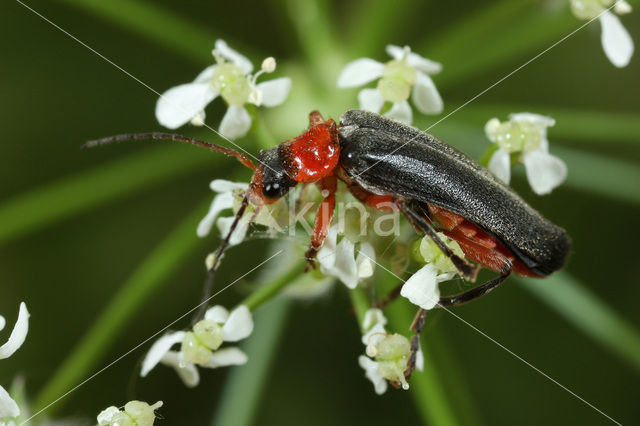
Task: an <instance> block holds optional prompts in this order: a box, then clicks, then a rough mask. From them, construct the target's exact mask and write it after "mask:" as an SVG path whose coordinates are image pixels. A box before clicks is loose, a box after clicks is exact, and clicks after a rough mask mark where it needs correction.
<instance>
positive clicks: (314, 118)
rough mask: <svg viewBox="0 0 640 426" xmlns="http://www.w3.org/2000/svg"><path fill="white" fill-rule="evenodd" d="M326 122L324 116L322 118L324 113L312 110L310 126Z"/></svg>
mask: <svg viewBox="0 0 640 426" xmlns="http://www.w3.org/2000/svg"><path fill="white" fill-rule="evenodd" d="M321 123H324V118H322V114H320V111H311V112H310V113H309V127H313V126H315V125H316V124H321Z"/></svg>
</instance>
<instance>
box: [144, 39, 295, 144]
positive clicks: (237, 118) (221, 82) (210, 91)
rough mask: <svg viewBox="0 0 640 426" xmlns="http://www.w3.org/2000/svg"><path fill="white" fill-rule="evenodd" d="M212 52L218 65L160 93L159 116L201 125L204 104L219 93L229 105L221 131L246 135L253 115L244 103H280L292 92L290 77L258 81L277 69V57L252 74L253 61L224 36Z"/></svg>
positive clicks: (165, 121)
mask: <svg viewBox="0 0 640 426" xmlns="http://www.w3.org/2000/svg"><path fill="white" fill-rule="evenodd" d="M212 53H213V56H214V58H215V60H216V64H215V65H211V66H209V67H207V68H205V69H204V70H203V71H202V72H201V73H200V74H198V76H197V77H196V78H195V80H193V82H191V83H186V84H181V85H179V86H176V87H173V88H171V89H169V90H168V91H166V92H165V93H163V94H162V95H161V96H160V99H158V103H157V104H156V118H157V119H158V122H159V123H160V124H162V125H163V126H165V127H168V128H170V129H176V128H178V127H180V126H182V125H184V124H186V123H188V122H191V124H193V125H196V126H201V125H203V124H204V119H205V112H204V108H205V107H206V106H207V105H208V104H209V103H210V102H211V101H213V100H214V99H215V98H217V97H218V96H220V97H222V99H224V101H225V102H226V103H227V105H229V108H228V109H227V112H226V114H225V115H224V117H223V118H222V122H221V123H220V127H219V129H218V131H219V132H220V134H221V135H223V136H225V137H227V138H229V139H236V138H239V137H242V136H244V135H246V134H247V132H248V131H249V129H250V128H251V116H250V115H249V112H248V111H247V110H246V109H245V107H244V105H245V104H247V103H249V104H253V105H256V106H266V107H273V106H277V105H280V104H281V103H282V102H284V100H285V99H286V98H287V95H288V94H289V90H290V89H291V79H290V78H288V77H282V78H276V79H274V80H270V81H266V82H262V83H257V79H258V77H259V76H260V75H262V74H264V73H271V72H273V71H274V70H275V68H276V61H275V59H274V58H272V57H269V58H266V59H265V60H264V61H263V62H262V67H261V69H260V71H258V72H257V73H255V74H251V72H252V71H253V64H252V63H251V61H249V59H247V58H246V57H245V56H243V55H241V54H240V53H238V52H236V51H235V50H233V49H232V48H230V47H229V46H228V45H227V43H225V41H224V40H217V41H216V43H215V49H213V52H212Z"/></svg>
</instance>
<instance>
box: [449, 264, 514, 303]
mask: <svg viewBox="0 0 640 426" xmlns="http://www.w3.org/2000/svg"><path fill="white" fill-rule="evenodd" d="M510 274H511V269H508V270H506V272H503V273H502V274H501V275H500V276H499V277H497V278H494V279H492V280H491V281H487V282H486V283H484V284H482V285H480V286H477V287H474V288H472V289H470V290H467V291H465V292H463V293H460V294H456V295H454V296H447V297H441V298H440V303H439V304H438V306H439V307H448V306H458V305H462V304H464V303H467V302H470V301H472V300H474V299H477V298H478V297H481V296H484V295H485V294H487V293H489V292H490V291H492V290H494V289H495V288H496V287H498V286H499V285H500V284H502V283H503V282H504V281H505V280H506V279H507V277H508V276H509V275H510Z"/></svg>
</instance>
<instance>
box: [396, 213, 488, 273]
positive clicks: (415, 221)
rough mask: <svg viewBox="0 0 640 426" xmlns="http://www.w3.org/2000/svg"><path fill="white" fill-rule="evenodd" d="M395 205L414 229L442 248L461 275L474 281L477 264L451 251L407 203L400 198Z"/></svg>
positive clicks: (431, 227) (477, 269) (478, 268)
mask: <svg viewBox="0 0 640 426" xmlns="http://www.w3.org/2000/svg"><path fill="white" fill-rule="evenodd" d="M396 205H397V206H398V208H399V209H400V211H402V213H403V214H404V215H405V217H406V218H407V219H408V220H409V222H411V224H412V225H413V226H414V227H415V228H416V229H418V230H420V231H422V232H424V233H425V234H427V235H428V236H429V238H431V239H432V240H433V242H434V243H435V244H436V246H438V248H439V249H440V250H442V253H444V255H445V256H447V257H448V258H449V259H451V261H452V262H453V265H454V266H455V267H456V269H457V270H458V271H459V272H460V275H462V276H463V277H464V278H465V279H467V280H468V281H475V279H476V277H477V276H478V271H479V270H480V267H479V266H477V265H472V264H471V263H469V262H467V261H466V260H464V259H463V258H461V257H460V256H458V255H456V254H455V253H453V251H452V250H451V249H450V248H449V246H447V245H446V244H445V243H444V241H442V240H441V239H440V237H438V233H437V232H436V230H435V229H434V228H433V226H431V224H430V223H429V222H427V220H425V218H424V217H423V216H422V215H420V214H419V213H417V212H416V211H415V210H414V209H412V208H411V207H409V206H408V205H407V203H405V202H404V201H401V200H400V201H397V202H396Z"/></svg>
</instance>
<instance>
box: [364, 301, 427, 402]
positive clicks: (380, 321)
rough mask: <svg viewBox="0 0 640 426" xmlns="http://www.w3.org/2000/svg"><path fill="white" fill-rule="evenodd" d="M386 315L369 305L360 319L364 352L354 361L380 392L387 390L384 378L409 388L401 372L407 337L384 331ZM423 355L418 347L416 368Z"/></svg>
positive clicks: (405, 366)
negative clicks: (356, 361)
mask: <svg viewBox="0 0 640 426" xmlns="http://www.w3.org/2000/svg"><path fill="white" fill-rule="evenodd" d="M386 324H387V319H386V318H385V316H384V314H383V313H382V311H381V310H380V309H375V308H374V309H369V310H368V311H367V312H365V315H364V320H363V322H362V329H363V331H364V334H363V335H362V343H363V344H364V345H365V346H366V354H367V355H360V357H359V358H358V364H360V367H362V369H364V371H365V377H366V378H367V379H369V380H370V381H371V382H372V383H373V387H374V389H375V392H376V393H377V394H378V395H382V394H383V393H385V392H386V390H387V381H391V382H395V383H400V384H401V385H402V388H403V389H405V390H406V389H409V383H407V379H406V378H405V376H404V371H405V369H406V368H407V361H408V360H409V355H410V352H411V351H410V344H409V340H408V339H407V338H406V337H404V336H402V335H400V334H387V332H386V331H385V325H386ZM423 367H424V355H423V353H422V350H419V351H418V353H417V355H416V368H417V369H418V370H420V371H422V369H423Z"/></svg>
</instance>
